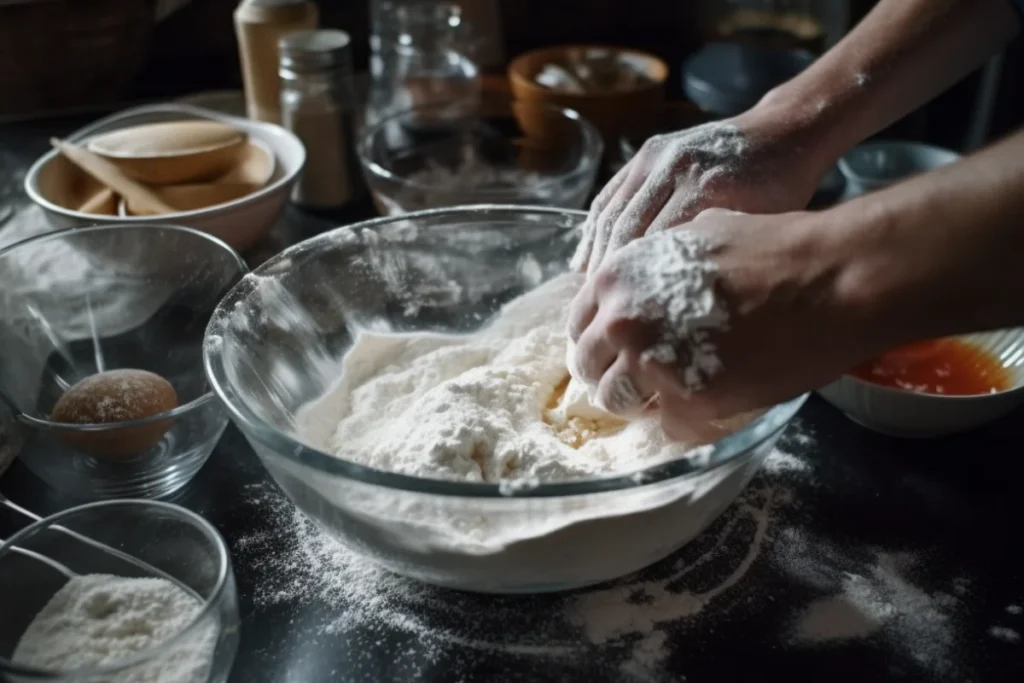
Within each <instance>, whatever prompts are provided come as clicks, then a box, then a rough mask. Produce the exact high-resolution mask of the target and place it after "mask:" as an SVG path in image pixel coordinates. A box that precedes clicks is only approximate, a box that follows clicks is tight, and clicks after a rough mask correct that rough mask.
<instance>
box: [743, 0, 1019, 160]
mask: <svg viewBox="0 0 1024 683" xmlns="http://www.w3.org/2000/svg"><path fill="white" fill-rule="evenodd" d="M1019 24H1020V21H1019V18H1018V16H1017V13H1016V11H1015V10H1014V9H1013V8H1012V6H1011V4H1010V2H1009V0H882V1H881V2H879V3H878V5H877V6H876V7H875V9H873V10H872V11H871V12H870V13H869V14H868V15H867V16H866V17H865V18H864V20H863V21H862V22H861V23H860V24H859V25H858V26H856V27H855V28H854V29H853V31H851V32H850V34H849V35H847V36H846V37H845V38H844V39H843V40H842V41H841V42H840V43H839V44H838V45H836V46H835V47H834V48H833V49H831V50H830V51H829V52H828V53H827V54H825V55H823V56H822V57H821V58H820V59H819V60H817V61H816V62H815V63H814V64H813V65H812V66H811V67H810V68H808V69H807V70H806V71H805V72H804V73H802V74H800V75H799V76H797V77H796V78H794V79H793V80H791V81H789V82H788V83H785V84H783V85H781V86H779V87H778V88H776V89H775V90H773V91H772V92H770V93H768V95H766V96H765V98H764V99H763V100H762V102H761V103H760V104H758V105H757V107H755V111H756V112H757V114H758V115H761V116H769V117H775V118H784V119H786V120H787V122H788V123H789V124H790V125H792V126H795V127H797V128H799V129H801V130H802V131H804V133H805V138H804V139H805V143H804V144H805V147H807V149H808V150H810V151H811V152H812V154H813V156H814V160H813V162H812V163H815V164H816V165H817V166H820V167H822V168H827V167H828V166H830V165H831V164H833V163H834V162H835V161H836V160H837V159H838V158H839V157H840V156H842V155H843V154H844V153H845V152H846V151H847V150H848V149H849V148H850V147H852V146H853V145H855V144H857V143H859V142H860V141H861V140H863V139H865V138H867V137H869V136H870V135H872V134H874V133H876V132H878V131H879V130H881V129H883V128H885V127H886V126H888V125H889V124H891V123H892V122H894V121H896V120H898V119H899V118H901V117H902V116H904V115H906V114H907V113H909V112H911V111H913V110H914V109H916V108H917V107H919V106H920V105H922V104H924V103H925V102H927V101H928V100H930V99H931V98H933V97H934V96H936V95H938V94H939V93H941V92H942V91H943V90H945V89H946V88H948V87H949V86H951V85H952V84H953V83H955V82H956V81H958V80H959V79H961V78H962V77H963V76H965V75H966V74H968V73H970V71H972V70H973V69H975V68H977V67H978V66H980V65H981V64H982V63H983V62H984V60H985V59H986V58H987V57H988V56H990V55H991V54H993V53H995V52H996V51H998V50H999V49H1000V48H1001V47H1002V46H1003V45H1004V44H1005V43H1007V42H1008V41H1009V40H1011V39H1012V38H1013V36H1014V35H1016V33H1017V31H1018V30H1019V28H1020V26H1019Z"/></svg>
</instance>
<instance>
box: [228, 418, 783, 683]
mask: <svg viewBox="0 0 1024 683" xmlns="http://www.w3.org/2000/svg"><path fill="white" fill-rule="evenodd" d="M792 443H793V441H792V439H789V438H787V439H786V440H785V442H784V444H783V445H786V446H787V447H788V448H790V449H792ZM797 460H803V456H802V455H801V456H797V455H782V454H781V453H772V454H771V455H770V456H769V458H768V460H767V463H766V468H765V473H764V474H763V475H761V476H759V477H758V478H757V479H755V481H754V483H753V484H751V485H750V486H749V487H748V488H747V490H746V491H745V492H744V493H743V494H742V495H741V496H740V498H739V499H738V500H737V501H736V502H735V503H734V504H733V505H732V506H731V507H730V508H729V509H728V510H727V511H726V512H725V513H724V514H723V515H722V516H721V517H720V518H719V519H718V520H717V521H716V522H715V523H714V524H712V525H711V526H710V527H709V528H708V529H707V530H706V531H705V532H704V533H703V534H701V535H700V536H698V537H697V538H696V539H694V540H693V541H691V542H690V543H689V544H688V545H687V546H686V547H685V548H683V549H682V550H681V551H680V552H678V553H676V554H675V555H673V556H672V557H670V558H669V559H667V560H665V561H663V562H660V563H658V564H657V565H655V566H653V567H651V568H649V569H647V570H645V571H643V572H641V573H639V574H637V575H633V576H629V577H625V578H623V579H621V580H618V581H614V582H611V583H609V584H605V585H602V586H598V587H595V588H589V589H583V590H580V591H574V592H570V593H563V594H554V595H547V596H524V597H500V596H486V595H473V594H467V593H460V592H455V591H450V590H446V589H442V588H436V587H432V586H429V585H426V584H422V583H419V582H417V581H414V580H411V579H406V578H403V577H401V576H398V575H396V574H392V573H391V572H388V571H386V570H384V569H381V568H380V567H378V566H377V565H375V564H373V563H372V562H370V561H368V560H366V559H364V558H363V557H362V556H360V555H358V554H356V553H354V552H352V551H351V550H349V549H348V548H346V547H345V546H343V545H341V544H339V543H337V542H336V541H334V540H333V539H332V538H330V537H329V536H327V535H325V534H324V533H323V532H322V531H321V530H320V529H319V527H318V526H317V525H316V524H314V523H313V522H312V521H310V520H309V519H308V518H307V517H306V516H305V515H304V514H303V513H301V512H299V511H298V510H296V509H295V508H294V506H293V505H292V503H291V502H290V501H289V500H288V499H287V498H286V497H285V496H284V494H283V493H281V492H280V491H278V490H277V489H276V488H275V487H273V486H270V485H261V486H258V487H253V488H250V489H249V490H248V496H247V497H248V502H249V505H250V506H251V508H252V510H253V514H252V515H251V516H250V518H251V519H253V521H254V528H253V529H252V531H251V532H250V533H248V534H246V535H244V536H242V537H241V538H239V539H237V540H236V541H235V542H234V544H233V546H234V547H233V550H234V553H235V554H236V556H237V557H238V558H239V562H242V563H244V564H245V565H246V566H250V567H252V569H253V571H255V573H256V575H257V577H258V581H257V586H258V588H257V591H256V593H255V594H254V595H253V596H252V597H253V600H254V601H255V603H256V605H257V606H258V607H262V608H271V607H273V606H275V605H282V604H301V605H323V606H324V607H325V610H324V618H323V619H322V620H320V621H318V622H317V623H316V624H313V625H311V627H312V628H313V631H312V632H311V633H310V634H309V636H308V637H315V638H335V637H340V636H342V635H345V634H349V636H352V637H359V638H361V639H365V648H362V649H361V650H360V652H361V653H362V654H361V657H365V659H366V661H365V662H363V663H362V666H365V667H366V668H367V669H368V670H370V669H371V668H372V667H374V666H376V665H378V664H379V662H377V660H376V659H375V657H377V656H379V657H381V658H384V659H388V660H389V661H390V658H391V657H392V653H391V650H388V652H387V653H386V654H385V653H384V652H383V651H382V650H381V647H382V645H380V643H381V642H383V640H382V638H383V636H384V635H388V636H389V637H390V636H393V635H394V634H399V637H401V638H402V639H403V641H404V639H405V638H406V637H408V639H409V642H410V643H414V645H410V648H409V650H407V651H402V654H401V655H400V659H402V661H401V662H400V663H397V664H394V666H401V667H402V670H403V671H422V670H423V669H424V668H429V667H432V666H438V667H439V666H442V665H443V666H444V667H446V669H445V670H446V671H447V667H449V666H455V665H456V664H453V663H452V661H451V658H452V657H453V656H457V658H458V663H457V665H458V666H461V667H472V666H475V663H477V662H481V661H486V662H488V665H491V664H493V662H494V661H495V658H502V657H508V658H513V659H514V664H510V665H509V666H510V667H512V668H513V669H514V670H515V671H517V672H522V671H528V670H529V667H531V666H536V667H539V670H540V671H544V672H548V671H550V669H551V667H557V666H566V667H576V666H579V665H582V664H586V665H587V666H591V665H593V666H596V667H598V668H600V669H601V670H602V671H605V672H606V673H607V674H608V675H609V676H610V677H611V678H613V679H616V680H623V681H660V680H662V679H663V677H664V675H665V674H664V672H663V666H664V663H665V661H666V659H667V658H668V657H669V656H670V654H671V652H672V651H673V650H674V649H675V648H676V647H677V646H678V645H677V644H678V642H679V638H680V637H683V636H682V635H681V634H684V633H688V632H690V631H693V632H694V634H698V633H700V632H702V631H703V630H704V629H705V628H706V626H707V625H708V624H713V623H718V622H720V621H721V619H723V618H727V617H728V615H729V614H731V613H732V612H734V610H735V609H736V608H737V607H740V606H745V605H747V604H750V602H751V601H755V602H758V601H761V600H762V599H763V598H764V596H760V595H757V594H752V593H751V592H750V591H748V590H746V589H745V588H744V585H745V583H744V582H745V578H746V577H747V575H748V573H749V572H751V571H752V570H753V569H754V568H755V567H756V566H757V565H758V564H759V563H760V561H761V558H762V555H763V551H764V549H765V547H766V546H769V545H770V544H771V543H772V538H773V535H774V534H775V533H776V532H777V528H776V527H777V525H778V524H779V523H780V522H781V521H782V520H783V519H785V518H786V517H788V516H789V515H791V514H793V513H794V512H795V511H797V510H798V509H799V506H798V505H797V504H796V503H795V501H794V500H793V496H792V491H791V483H792V482H794V481H795V478H796V477H797V476H799V468H795V467H793V466H792V463H793V462H794V461H797ZM778 462H786V463H789V464H788V465H785V466H778V465H777V463H778ZM459 625H465V626H461V627H460V626H459ZM470 625H472V626H470ZM401 634H405V635H401ZM385 649H387V648H385ZM372 670H374V671H376V669H372ZM524 675H525V674H524ZM452 676H453V677H454V678H453V680H458V677H457V675H456V673H452ZM467 680H473V679H472V678H469V677H468V676H467ZM538 680H547V679H545V678H543V677H540V678H538Z"/></svg>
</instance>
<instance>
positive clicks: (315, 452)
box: [204, 206, 805, 593]
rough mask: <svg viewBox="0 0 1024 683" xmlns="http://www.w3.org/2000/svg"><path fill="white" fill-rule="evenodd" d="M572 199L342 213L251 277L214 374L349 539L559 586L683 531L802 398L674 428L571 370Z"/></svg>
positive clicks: (494, 583)
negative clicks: (639, 413)
mask: <svg viewBox="0 0 1024 683" xmlns="http://www.w3.org/2000/svg"><path fill="white" fill-rule="evenodd" d="M584 217H585V214H584V213H583V212H579V211H569V210H561V209H547V208H539V207H538V208H534V207H513V206H473V207H456V208H452V209H439V210H431V211H423V212H418V213H412V214H406V215H404V216H400V217H393V218H382V219H377V220H373V221H368V222H365V223H361V224H358V225H355V226H351V227H347V228H339V229H337V230H334V231H332V232H328V233H325V234H322V235H319V236H317V237H314V238H311V239H309V240H307V241H305V242H302V243H300V244H298V245H296V246H294V247H292V248H290V249H288V250H286V251H284V252H282V253H281V254H280V255H278V256H277V257H275V258H273V259H271V260H270V261H268V262H267V263H266V264H264V265H263V266H261V267H260V268H258V269H257V270H255V271H254V272H253V273H251V274H250V275H249V276H247V277H246V278H245V279H244V280H243V281H242V282H240V283H239V285H238V286H237V287H236V288H235V289H234V290H232V292H230V293H229V294H228V296H227V297H226V298H225V299H224V300H223V301H222V302H221V304H220V306H219V308H218V310H217V312H216V313H215V314H214V316H213V319H212V320H211V323H210V325H209V327H208V329H207V336H206V343H205V348H204V355H205V362H206V367H207V374H208V376H209V378H210V381H211V384H212V385H213V387H214V390H215V391H216V392H217V393H218V394H219V395H220V396H221V398H222V399H223V400H224V402H225V403H226V404H227V406H228V408H229V412H230V413H231V415H232V419H233V420H234V421H235V422H236V424H237V425H238V426H239V427H240V428H241V430H242V431H243V433H244V434H245V435H246V437H247V438H248V440H249V441H250V443H251V444H252V445H253V447H254V449H255V450H256V452H257V454H258V455H259V457H260V459H261V460H262V461H263V463H264V465H265V466H266V467H267V469H268V470H269V471H270V473H271V475H272V476H273V477H274V479H275V480H276V482H277V483H278V484H279V485H280V486H281V488H282V489H283V490H284V491H285V492H286V493H287V494H288V495H289V497H290V498H291V499H292V501H293V502H294V503H295V504H296V505H297V506H298V507H299V509H301V510H302V511H303V512H304V513H305V514H307V515H308V516H309V517H311V518H312V519H313V520H315V521H316V522H317V523H318V524H319V525H320V526H321V527H322V528H323V530H324V531H325V533H327V534H329V535H331V536H332V537H333V538H335V539H336V540H337V541H338V542H340V543H342V544H344V545H346V546H348V547H350V548H351V549H353V550H355V551H357V552H359V553H361V554H363V555H365V556H366V557H368V558H369V559H371V560H373V561H375V562H377V563H379V564H381V565H383V566H384V567H386V568H388V569H390V570H392V571H394V572H397V573H399V574H403V575H407V576H411V577H413V578H416V579H419V580H422V581H425V582H428V583H432V584H436V585H441V586H447V587H451V588H456V589H461V590H469V591H477V592H485V593H535V592H550V591H561V590H569V589H573V588H578V587H581V586H586V585H590V584H595V583H600V582H603V581H607V580H610V579H612V578H616V577H618V576H622V575H625V574H628V573H631V572H634V571H637V570H639V569H641V568H643V567H645V566H647V565H650V564H652V563H654V562H657V561H658V560H660V559H663V558H664V557H666V556H668V555H669V554H671V553H673V552H674V551H676V550H678V549H679V548H681V547H682V546H683V545H685V544H686V543H687V542H689V541H690V540H691V539H692V538H693V537H694V536H696V535H697V534H699V533H700V532H701V531H702V530H703V529H704V528H706V527H707V526H708V525H709V524H710V523H711V522H712V521H714V519H715V518H716V517H717V516H718V515H719V514H720V513H721V512H723V511H724V510H725V509H726V508H727V507H728V506H729V505H730V504H731V503H732V502H733V501H734V500H735V498H736V497H737V496H738V495H739V494H740V493H741V492H742V491H743V489H744V488H745V487H746V485H747V483H748V482H749V481H750V479H751V478H752V477H753V475H754V474H755V473H756V472H757V470H758V468H759V467H760V465H761V463H762V462H763V460H764V458H765V457H766V456H767V455H768V453H769V452H770V450H771V448H772V446H773V445H774V443H775V441H776V439H777V438H778V437H779V435H780V434H781V432H782V431H783V430H784V429H785V427H786V425H787V423H788V422H789V420H790V419H791V418H792V417H793V415H794V414H795V413H796V411H797V410H798V409H799V407H800V405H802V403H803V401H804V398H805V397H800V398H797V399H794V400H793V401H790V402H788V403H785V404H781V405H778V406H775V407H773V408H771V409H769V410H767V411H762V412H760V413H758V414H750V415H744V416H737V417H736V418H733V419H731V420H727V421H723V422H720V423H711V424H707V425H702V426H701V429H700V430H696V431H699V432H700V433H702V434H709V435H713V436H710V437H709V438H707V439H703V440H700V441H694V442H692V443H680V442H671V441H669V440H668V439H667V438H666V437H665V435H664V433H663V432H662V430H661V428H660V426H659V424H658V421H657V419H656V417H645V418H640V419H636V420H632V421H628V422H627V421H624V420H621V419H619V418H617V417H615V416H613V415H611V414H609V413H606V412H605V411H603V410H601V409H599V408H596V407H594V406H593V405H591V404H590V402H589V400H588V398H587V395H586V391H585V390H583V389H582V388H581V387H580V386H579V385H578V384H577V383H576V382H575V381H574V380H572V379H571V378H570V376H569V372H568V370H567V369H566V350H567V343H568V337H567V334H566V331H565V328H566V325H565V323H566V315H567V310H568V305H569V303H570V301H571V300H572V298H573V296H574V295H575V293H576V291H577V290H578V289H579V287H580V285H581V284H582V276H580V275H577V274H574V273H569V272H567V271H568V262H569V260H570V258H571V256H572V254H573V252H574V250H575V246H576V243H577V239H578V235H577V230H576V228H577V227H578V226H579V224H580V223H581V222H582V220H583V218H584Z"/></svg>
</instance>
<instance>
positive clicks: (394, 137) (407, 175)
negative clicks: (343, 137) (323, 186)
mask: <svg viewBox="0 0 1024 683" xmlns="http://www.w3.org/2000/svg"><path fill="white" fill-rule="evenodd" d="M602 151H603V143H602V141H601V136H600V134H599V133H598V132H597V129H595V128H594V127H593V126H592V125H591V124H590V123H589V122H587V121H586V120H585V119H583V118H582V117H581V116H580V115H579V114H577V113H576V112H574V111H572V110H571V109H563V108H561V107H554V106H550V105H546V104H540V103H536V102H513V101H510V100H505V99H504V98H498V99H493V100H492V99H487V100H485V101H482V102H481V103H479V104H466V105H463V106H458V107H455V106H453V105H451V104H443V105H431V106H422V107H414V108H412V109H408V110H406V111H404V112H401V113H399V114H395V115H393V116H390V117H388V118H386V119H384V120H382V121H381V122H380V123H379V124H378V125H377V126H375V127H373V128H371V129H369V130H368V131H367V132H366V133H365V134H364V136H363V138H362V140H361V142H360V145H359V158H360V162H361V163H362V166H363V172H364V174H365V176H366V180H367V184H368V185H369V187H370V190H371V191H372V192H373V198H374V201H375V202H376V204H377V208H378V209H379V210H380V212H381V213H382V214H384V215H392V216H393V215H398V214H404V213H408V212H412V211H418V210H422V209H432V208H444V207H450V206H459V205H466V204H489V203H493V204H496V203H501V204H517V205H522V204H526V205H533V206H553V207H563V208H581V207H583V206H584V204H585V203H586V201H587V198H588V196H589V195H590V192H591V190H592V189H593V186H594V179H595V177H596V175H597V171H598V167H599V165H600V161H601V154H602Z"/></svg>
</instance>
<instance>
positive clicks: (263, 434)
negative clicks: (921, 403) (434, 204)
mask: <svg viewBox="0 0 1024 683" xmlns="http://www.w3.org/2000/svg"><path fill="white" fill-rule="evenodd" d="M517 214H519V215H521V214H532V215H538V214H540V215H544V214H547V215H550V216H552V217H561V218H565V217H566V216H572V217H576V218H579V219H580V220H582V219H583V218H585V217H586V215H587V214H586V212H584V211H577V210H572V209H559V208H553V207H534V206H515V205H501V204H478V205H469V206H457V207H446V208H440V209H428V210H425V211H417V212H413V213H407V214H402V215H400V216H385V217H382V218H375V219H371V220H368V221H363V222H361V223H355V224H353V225H350V226H342V227H339V228H335V229H334V230H329V231H327V232H324V233H321V234H319V235H316V236H314V237H311V238H309V239H307V240H304V241H302V242H298V243H297V244H295V245H293V246H291V247H289V248H288V249H285V250H284V251H282V252H280V253H279V254H277V255H276V256H274V257H272V258H271V259H269V260H267V261H266V262H265V263H263V264H262V265H261V266H259V267H258V268H256V269H255V270H254V271H252V274H253V275H256V276H259V275H260V274H261V273H263V272H272V271H274V270H275V269H276V268H277V267H278V266H279V265H280V264H281V263H284V262H287V261H288V260H289V259H291V258H292V257H293V256H295V255H296V254H297V253H307V252H308V251H310V250H312V249H315V248H316V247H318V246H320V247H324V246H327V245H329V244H330V243H332V242H334V241H335V240H336V238H337V237H338V236H339V235H343V234H345V233H349V232H352V231H354V230H364V229H369V230H375V229H377V228H380V227H383V226H387V225H390V224H394V223H402V222H404V221H415V220H417V219H421V218H433V217H443V216H453V217H454V216H463V215H466V216H478V217H480V218H486V217H487V216H489V215H494V216H496V217H500V216H505V217H508V216H514V215H517ZM576 227H578V225H577V226H574V227H566V228H563V229H564V230H566V231H568V230H575V229H576ZM327 248H330V247H327ZM245 296H246V295H245V292H243V291H242V288H241V286H240V285H236V286H235V287H233V288H232V289H231V291H229V292H228V293H227V295H226V296H225V297H224V298H223V299H222V300H221V302H220V304H219V305H218V306H217V309H216V310H215V311H214V314H213V316H212V317H211V318H210V324H209V325H208V326H207V328H206V337H205V339H204V343H203V365H204V367H205V368H206V374H207V378H208V380H209V382H210V385H211V386H212V387H213V390H214V391H215V392H216V393H217V396H218V397H220V400H221V402H222V403H223V404H224V405H225V406H226V407H227V410H228V412H229V413H230V414H231V416H232V418H233V419H234V421H235V422H236V424H237V425H238V426H239V427H241V429H242V431H243V432H244V433H245V435H246V436H247V437H248V438H250V439H254V440H256V441H258V442H259V443H260V444H261V445H263V446H265V447H266V448H268V449H269V450H270V451H271V452H272V453H273V454H274V455H276V456H278V457H280V458H283V459H284V460H287V461H289V462H292V463H295V464H298V465H300V466H302V467H305V468H308V469H313V470H316V471H318V472H322V473H324V474H327V475H330V476H338V477H342V478H344V479H348V480H352V481H355V482H359V483H362V484H370V485H374V486H381V487H384V488H388V489H396V490H402V491H410V492H413V493H425V494H433V495H441V496H452V497H462V498H509V497H517V498H551V497H562V496H577V495H589V494H594V493H601V492H605V491H617V490H621V489H635V488H638V487H641V486H648V485H653V484H658V483H661V482H665V481H668V480H671V479H676V478H681V477H684V476H690V475H698V474H704V473H706V472H710V471H712V470H714V469H716V468H718V467H721V466H724V465H726V464H729V463H731V462H732V461H734V460H736V459H737V458H739V457H741V456H743V455H744V454H746V453H747V452H749V451H750V450H751V449H752V448H754V447H756V446H757V445H759V444H760V443H763V442H764V441H765V440H766V439H768V438H770V437H771V436H773V435H775V434H776V433H778V432H779V431H781V430H782V429H784V428H785V427H786V425H787V424H788V423H789V421H790V420H791V419H792V418H793V416H794V415H796V413H797V411H798V410H799V409H800V407H801V406H802V405H803V403H804V401H806V400H807V397H808V395H809V394H802V395H800V396H797V397H795V398H792V399H790V400H788V401H786V402H783V403H780V404H778V405H775V406H773V407H771V408H769V409H768V410H767V411H765V413H764V414H762V415H760V416H758V417H757V418H756V419H754V420H752V421H751V422H750V423H748V424H747V425H745V426H744V427H743V428H742V429H740V430H739V431H737V432H734V433H732V434H730V435H728V436H726V437H724V438H722V439H719V440H718V441H716V442H715V443H714V454H713V455H712V456H711V457H710V458H709V459H708V460H707V462H703V463H700V464H695V462H694V460H695V459H693V458H679V459H676V460H671V461H668V462H663V463H659V464H656V465H652V466H649V467H646V468H644V469H641V470H637V471H635V472H630V473H628V474H615V475H612V476H609V477H595V478H590V479H584V480H576V481H566V482H554V483H544V484H539V485H537V486H528V487H526V486H515V485H511V486H510V485H508V484H507V483H506V484H504V485H502V484H492V483H478V482H460V481H448V480H442V479H425V478H421V477H413V476H409V475H405V474H398V473H396V472H389V471H385V470H379V469H375V468H372V467H367V466H365V465H360V464H358V463H355V462H352V461H349V460H342V459H341V458H337V457H335V456H333V455H330V454H328V453H324V452H323V451H320V450H317V449H315V448H313V447H311V446H309V445H307V444H305V443H302V442H301V441H299V440H298V439H297V438H295V437H293V436H292V435H290V434H287V433H285V432H283V431H281V430H279V429H277V428H275V427H273V426H272V425H270V424H267V423H266V422H265V421H264V420H262V419H261V418H260V417H259V416H258V415H257V414H256V413H255V412H254V411H252V410H250V408H249V406H248V405H247V404H246V402H245V401H244V400H242V399H240V398H239V396H238V394H237V393H236V392H235V390H234V389H233V388H232V387H231V385H230V382H229V381H228V376H227V371H226V367H225V363H224V355H223V353H222V348H223V339H224V329H225V328H226V326H227V320H228V319H229V318H230V316H231V313H229V311H232V310H233V309H234V307H235V304H236V303H238V302H241V301H243V300H244V299H245ZM256 450H257V454H258V455H260V457H261V459H262V457H263V456H262V454H261V453H260V452H259V449H256Z"/></svg>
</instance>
